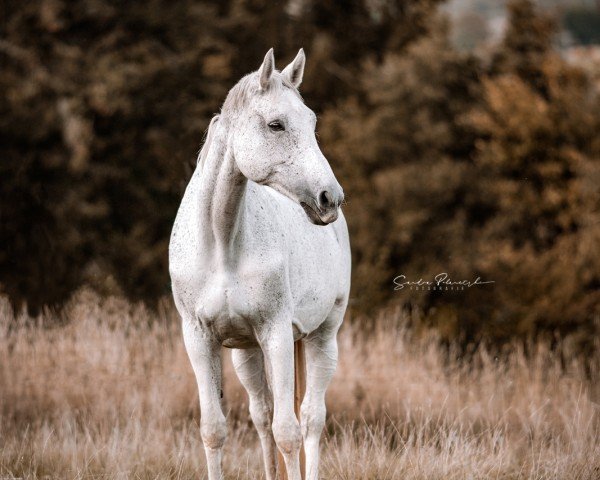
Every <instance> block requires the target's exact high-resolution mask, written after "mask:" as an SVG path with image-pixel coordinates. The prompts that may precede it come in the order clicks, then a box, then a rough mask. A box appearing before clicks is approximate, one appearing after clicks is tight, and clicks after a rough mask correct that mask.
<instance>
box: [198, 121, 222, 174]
mask: <svg viewBox="0 0 600 480" xmlns="http://www.w3.org/2000/svg"><path fill="white" fill-rule="evenodd" d="M219 117H220V115H219V114H217V115H215V116H214V117H213V118H212V120H211V121H210V123H209V124H208V128H207V129H206V134H205V135H204V145H202V148H201V149H200V153H199V154H198V160H197V161H196V165H199V166H200V170H204V163H205V161H206V157H207V156H208V151H209V150H210V145H211V143H212V140H213V134H214V125H215V123H217V121H218V120H219Z"/></svg>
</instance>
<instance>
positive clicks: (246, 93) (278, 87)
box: [221, 70, 302, 118]
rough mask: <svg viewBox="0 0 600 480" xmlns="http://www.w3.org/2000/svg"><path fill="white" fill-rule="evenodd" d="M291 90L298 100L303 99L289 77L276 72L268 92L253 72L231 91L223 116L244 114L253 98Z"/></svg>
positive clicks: (222, 112)
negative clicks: (262, 87) (261, 86)
mask: <svg viewBox="0 0 600 480" xmlns="http://www.w3.org/2000/svg"><path fill="white" fill-rule="evenodd" d="M284 89H289V90H291V91H292V92H294V93H295V94H296V95H297V96H298V98H300V99H302V97H301V96H300V93H299V92H298V90H297V89H296V87H294V85H292V83H291V82H290V81H289V79H288V78H287V76H285V75H282V74H281V72H279V71H277V70H275V71H273V74H272V75H271V79H270V80H269V86H268V88H267V89H266V90H264V91H263V90H261V89H260V86H259V81H258V72H253V73H250V74H248V75H246V76H245V77H242V79H241V80H240V81H239V82H238V83H237V84H236V85H235V86H234V87H233V88H232V89H231V90H230V91H229V93H228V94H227V98H226V99H225V102H224V103H223V108H222V109H221V114H222V115H223V116H225V117H228V118H230V117H232V116H235V115H237V114H239V113H240V112H242V111H243V110H244V109H245V108H246V107H247V106H248V103H249V102H250V100H251V99H252V98H253V97H257V96H259V95H265V94H272V93H277V92H281V91H282V90H284Z"/></svg>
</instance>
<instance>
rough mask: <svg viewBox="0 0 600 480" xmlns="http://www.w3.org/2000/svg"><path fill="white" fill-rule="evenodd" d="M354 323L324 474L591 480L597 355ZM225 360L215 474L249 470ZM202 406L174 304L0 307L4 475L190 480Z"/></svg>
mask: <svg viewBox="0 0 600 480" xmlns="http://www.w3.org/2000/svg"><path fill="white" fill-rule="evenodd" d="M362 323H363V320H361V319H359V318H356V319H352V321H350V322H348V323H347V324H346V325H344V327H343V328H342V331H341V334H340V364H339V368H338V371H337V373H336V375H335V378H334V381H333V384H332V386H331V388H330V389H329V392H328V397H327V399H328V408H329V419H328V423H327V431H326V434H325V435H324V438H323V442H322V449H323V462H322V477H323V478H325V479H358V478H361V479H378V480H381V479H436V478H439V479H442V478H443V479H464V478H481V479H487V478H502V479H517V478H519V479H525V478H536V479H545V478H561V479H575V478H577V479H593V478H598V475H599V472H600V416H599V412H598V400H599V399H600V383H599V381H598V380H599V377H598V373H599V372H600V356H598V354H596V356H594V357H593V358H586V359H585V361H583V359H580V358H578V357H577V356H575V355H574V354H573V353H572V352H571V351H570V348H571V346H570V345H569V344H568V342H565V343H562V344H560V345H557V346H555V347H554V348H553V349H550V348H549V346H548V345H547V344H545V343H535V344H529V345H526V348H522V347H520V346H519V345H517V344H512V345H510V346H508V347H507V348H506V349H505V350H503V351H502V352H498V354H497V355H493V354H492V353H491V352H490V351H488V350H487V349H485V348H483V347H481V348H479V349H476V350H474V351H471V352H470V361H469V362H466V361H464V360H462V359H461V357H460V356H459V353H458V351H455V350H454V348H453V347H452V346H450V347H449V348H441V347H440V343H439V341H438V340H439V339H438V338H437V337H436V335H435V334H433V333H432V332H430V331H421V332H416V331H414V330H410V329H408V328H407V327H406V325H407V324H408V323H410V319H409V318H407V317H406V315H404V314H401V313H399V312H390V313H388V314H386V315H384V316H382V317H381V318H379V321H378V322H376V325H377V326H376V327H375V330H374V331H372V332H370V333H366V332H365V329H364V328H363V327H361V324H362ZM46 324H47V325H46ZM224 354H225V357H226V358H228V351H224ZM226 368H227V371H226V378H225V399H226V408H227V411H228V420H229V426H230V430H229V432H230V433H229V439H228V442H227V447H226V454H225V455H226V456H225V465H226V472H227V478H261V475H262V474H261V465H260V458H261V456H260V455H259V453H258V452H259V444H258V441H257V437H256V434H255V432H254V430H253V429H252V427H251V424H250V421H249V418H248V414H247V412H246V406H247V405H246V402H247V400H246V396H245V394H244V392H243V390H242V389H241V387H240V386H239V384H238V381H237V379H236V378H235V375H234V374H233V372H232V369H231V366H230V364H229V363H228V362H226ZM198 410H199V409H198V405H197V390H196V385H195V381H194V377H193V374H192V372H191V368H190V366H189V363H188V360H187V357H186V354H185V351H184V347H183V342H182V340H181V335H180V327H179V322H178V320H177V316H176V313H175V310H174V308H173V307H172V306H171V304H170V303H168V302H164V303H161V306H160V308H159V309H158V313H151V312H150V311H149V310H147V309H146V308H145V307H144V306H143V305H141V304H140V305H135V304H131V303H128V302H126V301H124V300H120V299H116V298H111V299H108V300H100V298H99V297H97V296H95V295H94V294H90V293H88V292H81V293H79V294H78V295H77V296H76V298H75V299H74V300H73V301H72V302H71V303H69V305H68V307H67V308H66V310H65V313H64V314H63V315H62V316H61V317H60V318H53V317H51V316H50V315H48V314H47V315H45V316H42V317H40V318H38V319H32V318H29V317H27V316H26V315H24V314H22V315H17V316H16V317H15V316H14V315H13V313H12V310H11V309H10V307H9V304H8V302H7V301H6V300H5V299H3V300H2V301H1V302H0V477H8V478H12V477H23V478H28V479H29V478H30V479H42V478H52V479H71V478H73V479H75V478H81V479H82V478H98V479H100V478H102V479H106V478H109V479H117V478H141V479H151V478H152V479H154V478H173V479H187V478H198V477H200V478H202V475H203V463H204V456H203V452H202V445H201V440H200V436H199V428H198V419H199V411H198Z"/></svg>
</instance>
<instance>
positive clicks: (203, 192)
mask: <svg viewBox="0 0 600 480" xmlns="http://www.w3.org/2000/svg"><path fill="white" fill-rule="evenodd" d="M216 127H217V131H216V132H214V139H212V141H211V145H210V146H209V151H208V152H207V156H206V159H205V160H204V165H203V167H202V169H203V170H202V175H201V177H200V189H199V195H200V198H199V202H198V206H199V209H200V211H199V215H200V219H199V220H200V223H199V224H200V229H201V231H200V239H201V241H202V243H203V245H201V248H202V249H203V254H209V255H211V256H214V257H215V258H216V259H217V261H218V262H220V263H222V264H223V265H224V266H227V265H231V263H232V262H234V261H235V254H236V251H235V248H234V245H235V239H236V237H237V235H238V234H239V232H240V230H241V228H242V221H241V220H242V211H243V208H244V201H245V194H246V185H247V183H248V181H247V179H246V177H245V176H244V175H243V174H242V172H241V171H240V170H239V168H238V167H237V164H236V163H235V158H234V156H233V152H232V149H231V148H229V146H228V134H227V128H226V127H225V126H224V125H217V126H216Z"/></svg>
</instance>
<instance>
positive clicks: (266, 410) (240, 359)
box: [231, 348, 277, 480]
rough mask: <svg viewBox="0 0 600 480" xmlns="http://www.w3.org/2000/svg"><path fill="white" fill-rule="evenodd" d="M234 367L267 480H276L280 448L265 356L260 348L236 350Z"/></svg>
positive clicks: (234, 352)
mask: <svg viewBox="0 0 600 480" xmlns="http://www.w3.org/2000/svg"><path fill="white" fill-rule="evenodd" d="M231 355H232V359H233V366H234V367H235V372H236V373H237V376H238V378H239V379H240V382H242V385H243V386H244V388H245V389H246V391H247V392H248V398H249V401H250V416H251V417H252V422H253V423H254V426H255V427H256V431H257V432H258V436H259V438H260V443H261V445H262V449H263V457H264V463H265V472H266V476H267V480H276V474H277V447H276V446H275V440H274V439H273V431H272V430H271V423H272V421H273V397H272V395H271V390H270V389H269V385H268V383H267V373H266V371H265V365H264V359H263V352H262V351H261V350H260V348H251V349H248V350H233V352H232V354H231Z"/></svg>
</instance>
